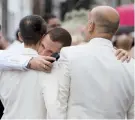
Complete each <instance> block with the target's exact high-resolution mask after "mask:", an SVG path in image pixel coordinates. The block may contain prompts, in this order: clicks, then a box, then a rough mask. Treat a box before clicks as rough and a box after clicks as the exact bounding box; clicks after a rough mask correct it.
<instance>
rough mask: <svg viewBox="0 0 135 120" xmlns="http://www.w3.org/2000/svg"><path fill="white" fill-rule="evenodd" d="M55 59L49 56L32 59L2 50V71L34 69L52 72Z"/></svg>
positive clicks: (0, 58)
mask: <svg viewBox="0 0 135 120" xmlns="http://www.w3.org/2000/svg"><path fill="white" fill-rule="evenodd" d="M51 60H53V61H55V58H52V57H49V56H37V57H30V56H26V55H19V54H16V53H13V52H10V51H9V50H0V70H13V69H14V70H27V69H34V70H39V71H45V72H50V71H51V68H52V63H51V62H49V61H51Z"/></svg>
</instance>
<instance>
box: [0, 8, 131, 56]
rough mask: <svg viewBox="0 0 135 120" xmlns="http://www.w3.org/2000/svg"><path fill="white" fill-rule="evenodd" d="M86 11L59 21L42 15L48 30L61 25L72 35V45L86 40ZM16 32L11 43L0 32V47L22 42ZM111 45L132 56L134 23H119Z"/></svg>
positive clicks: (3, 47)
mask: <svg viewBox="0 0 135 120" xmlns="http://www.w3.org/2000/svg"><path fill="white" fill-rule="evenodd" d="M87 13H88V11H87V10H84V9H80V10H73V11H72V12H69V13H67V14H66V15H65V19H64V21H61V20H60V19H59V18H57V17H56V16H55V15H53V14H45V15H43V16H42V17H43V18H44V20H45V21H46V22H47V24H48V31H49V30H51V29H53V28H55V27H63V28H65V29H67V30H68V31H69V32H70V34H71V35H72V45H78V44H84V43H85V42H87V32H86V28H85V26H86V24H87ZM129 19H130V18H129ZM0 29H1V27H0ZM18 32H19V30H17V31H16V33H15V35H16V40H17V41H16V40H15V41H14V42H13V43H10V42H9V41H8V40H7V39H6V38H5V37H4V36H3V35H2V33H0V49H6V48H8V47H9V46H10V45H11V44H17V43H18V42H23V41H21V40H20V39H19V38H18ZM113 45H114V47H116V48H121V49H124V50H127V51H128V52H129V53H130V54H131V55H132V57H134V25H132V26H128V25H127V26H121V25H120V27H119V29H118V31H117V33H116V35H115V36H114V38H113Z"/></svg>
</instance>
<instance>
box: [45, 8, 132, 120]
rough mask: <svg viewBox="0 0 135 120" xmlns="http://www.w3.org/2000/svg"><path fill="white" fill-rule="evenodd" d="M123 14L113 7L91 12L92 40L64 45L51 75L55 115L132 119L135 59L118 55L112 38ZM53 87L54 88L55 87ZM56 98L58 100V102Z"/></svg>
mask: <svg viewBox="0 0 135 120" xmlns="http://www.w3.org/2000/svg"><path fill="white" fill-rule="evenodd" d="M118 26H119V14H118V13H117V11H116V10H115V9H113V8H112V7H109V6H98V7H95V8H94V9H92V11H91V12H89V20H88V25H87V30H88V32H89V42H88V43H87V44H84V45H80V46H72V47H69V48H64V49H63V50H62V51H61V58H60V60H59V62H58V63H56V64H55V67H54V69H53V70H52V72H51V73H50V74H48V76H46V77H48V79H49V80H50V81H49V82H50V85H51V87H52V88H53V89H51V90H50V91H51V93H53V92H54V93H55V94H56V96H54V94H53V96H51V95H52V94H49V96H50V97H52V98H53V100H52V101H53V102H52V104H50V108H52V109H51V112H50V113H51V114H50V115H51V116H52V117H53V118H59V119H60V118H64V119H125V118H126V117H127V118H129V119H132V118H133V117H134V114H133V111H134V110H133V108H134V107H133V103H134V93H133V91H134V73H133V66H134V65H133V60H131V61H130V62H129V63H127V62H124V63H122V62H121V61H120V60H117V58H116V57H115V50H114V48H113V45H112V42H111V40H112V37H113V35H114V34H115V32H116V31H117V29H118ZM56 81H57V82H56ZM51 87H50V88H51ZM54 101H55V102H54Z"/></svg>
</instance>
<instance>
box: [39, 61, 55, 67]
mask: <svg viewBox="0 0 135 120" xmlns="http://www.w3.org/2000/svg"><path fill="white" fill-rule="evenodd" d="M41 62H42V64H44V65H47V66H48V67H51V68H52V66H53V64H52V63H51V62H49V61H46V60H44V59H43V60H42V61H41Z"/></svg>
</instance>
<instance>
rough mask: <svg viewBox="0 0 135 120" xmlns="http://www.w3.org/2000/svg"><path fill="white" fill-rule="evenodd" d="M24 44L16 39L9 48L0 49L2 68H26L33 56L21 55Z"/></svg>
mask: <svg viewBox="0 0 135 120" xmlns="http://www.w3.org/2000/svg"><path fill="white" fill-rule="evenodd" d="M23 49H24V44H23V43H20V42H18V41H14V43H13V44H11V45H10V46H9V47H8V49H7V50H0V70H12V69H15V70H26V66H27V65H28V63H29V61H30V59H31V58H32V57H31V56H27V55H26V56H25V55H21V52H22V51H23Z"/></svg>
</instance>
